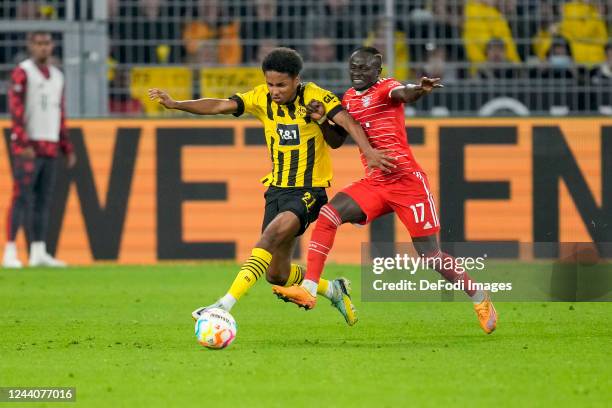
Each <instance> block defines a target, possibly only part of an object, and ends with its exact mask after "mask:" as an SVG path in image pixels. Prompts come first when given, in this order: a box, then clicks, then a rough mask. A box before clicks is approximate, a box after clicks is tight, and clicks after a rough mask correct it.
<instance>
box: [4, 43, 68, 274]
mask: <svg viewBox="0 0 612 408" xmlns="http://www.w3.org/2000/svg"><path fill="white" fill-rule="evenodd" d="M28 51H29V54H30V58H28V59H27V60H25V61H23V62H21V63H20V64H19V65H18V66H17V67H16V68H15V69H14V70H13V72H12V73H11V85H10V89H9V108H10V111H11V119H12V133H11V147H10V149H11V155H12V157H13V179H14V185H13V194H12V197H11V203H10V205H9V210H8V215H7V227H6V229H7V243H6V247H5V250H4V257H3V259H2V266H4V267H5V268H20V267H21V266H22V263H21V261H20V260H19V258H18V254H17V248H16V246H15V237H16V236H17V231H18V230H19V228H20V226H21V225H23V226H24V228H25V229H26V231H27V234H28V236H29V238H30V241H31V243H30V258H29V262H28V263H29V265H30V266H54V267H61V266H66V264H65V263H64V262H62V261H59V260H57V259H55V258H54V257H53V256H51V255H49V254H48V253H47V249H46V243H45V240H46V237H47V228H48V224H49V206H50V204H51V203H50V201H51V193H52V192H53V187H54V184H55V173H56V161H57V156H58V153H59V150H61V151H62V152H63V153H64V154H65V155H66V157H67V164H68V167H73V166H74V164H75V163H76V156H75V154H74V152H73V148H72V144H71V143H70V141H69V140H68V130H67V128H66V123H65V114H64V76H63V74H62V72H61V71H60V70H59V69H57V68H56V67H54V66H52V65H51V64H50V58H51V55H52V53H53V40H52V37H51V34H50V33H48V32H42V31H39V32H32V33H30V34H28Z"/></svg>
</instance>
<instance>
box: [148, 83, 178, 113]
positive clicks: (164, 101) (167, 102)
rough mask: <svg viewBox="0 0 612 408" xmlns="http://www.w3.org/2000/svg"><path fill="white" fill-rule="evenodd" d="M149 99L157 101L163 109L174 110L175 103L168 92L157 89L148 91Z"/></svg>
mask: <svg viewBox="0 0 612 408" xmlns="http://www.w3.org/2000/svg"><path fill="white" fill-rule="evenodd" d="M149 99H151V100H152V101H158V102H159V103H160V104H161V105H162V106H163V107H165V108H168V109H174V108H176V101H175V100H174V99H172V97H171V96H170V95H168V92H166V91H163V90H161V89H157V88H151V89H149Z"/></svg>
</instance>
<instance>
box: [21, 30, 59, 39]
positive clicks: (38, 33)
mask: <svg viewBox="0 0 612 408" xmlns="http://www.w3.org/2000/svg"><path fill="white" fill-rule="evenodd" d="M43 35H44V36H49V37H52V36H51V33H50V32H49V31H42V30H36V31H32V32H29V33H28V35H27V40H28V41H29V42H32V41H34V38H36V37H38V36H43ZM51 39H53V38H51Z"/></svg>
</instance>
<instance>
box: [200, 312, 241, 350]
mask: <svg viewBox="0 0 612 408" xmlns="http://www.w3.org/2000/svg"><path fill="white" fill-rule="evenodd" d="M237 331H238V327H237V325H236V320H234V317H233V316H232V315H231V314H230V313H229V312H226V311H225V310H223V309H219V308H214V309H208V310H205V311H204V312H203V313H202V314H201V315H200V318H199V319H198V321H197V322H196V324H195V335H196V337H197V339H198V343H200V344H201V345H202V346H204V347H206V348H210V349H224V348H226V347H227V346H229V345H230V344H232V342H233V341H234V339H235V338H236V332H237Z"/></svg>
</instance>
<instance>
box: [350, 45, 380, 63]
mask: <svg viewBox="0 0 612 408" xmlns="http://www.w3.org/2000/svg"><path fill="white" fill-rule="evenodd" d="M356 52H363V53H366V54H370V55H372V56H373V57H377V58H378V59H379V60H380V65H382V62H383V56H382V53H381V52H380V51H378V49H376V48H374V47H359V48H357V49H356V50H355V51H353V54H355V53H356ZM353 54H351V55H353Z"/></svg>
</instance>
